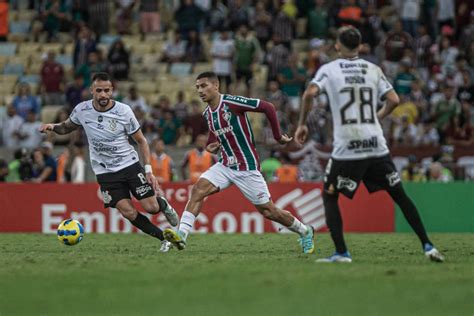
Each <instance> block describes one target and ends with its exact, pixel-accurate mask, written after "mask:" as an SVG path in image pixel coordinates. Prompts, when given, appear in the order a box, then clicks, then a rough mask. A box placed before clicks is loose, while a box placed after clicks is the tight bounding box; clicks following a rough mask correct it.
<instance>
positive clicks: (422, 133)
mask: <svg viewBox="0 0 474 316" xmlns="http://www.w3.org/2000/svg"><path fill="white" fill-rule="evenodd" d="M418 132H419V134H418V135H419V136H418V141H417V143H418V144H419V145H425V146H437V145H438V144H439V133H438V130H437V129H436V126H435V123H434V121H432V120H429V121H425V122H424V123H420V126H419V127H418Z"/></svg>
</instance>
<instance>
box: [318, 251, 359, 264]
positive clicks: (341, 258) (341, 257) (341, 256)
mask: <svg viewBox="0 0 474 316" xmlns="http://www.w3.org/2000/svg"><path fill="white" fill-rule="evenodd" d="M316 262H347V263H350V262H352V257H351V254H350V253H349V251H346V252H344V253H338V252H335V253H334V254H333V255H332V256H329V257H327V258H321V259H318V260H316Z"/></svg>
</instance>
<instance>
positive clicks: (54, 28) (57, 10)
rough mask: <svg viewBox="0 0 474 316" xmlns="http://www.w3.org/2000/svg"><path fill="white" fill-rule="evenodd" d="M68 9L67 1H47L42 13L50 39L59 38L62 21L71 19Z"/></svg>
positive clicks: (44, 26) (44, 27) (44, 25)
mask: <svg viewBox="0 0 474 316" xmlns="http://www.w3.org/2000/svg"><path fill="white" fill-rule="evenodd" d="M68 9H69V8H68V7H67V5H66V3H65V1H60V0H48V1H46V4H45V6H44V11H43V12H42V14H41V15H42V18H43V20H44V24H43V29H44V30H45V31H46V33H47V34H48V38H47V39H48V41H56V40H58V32H59V30H60V26H61V23H65V22H67V23H68V22H69V21H70V19H71V17H70V16H69V14H68Z"/></svg>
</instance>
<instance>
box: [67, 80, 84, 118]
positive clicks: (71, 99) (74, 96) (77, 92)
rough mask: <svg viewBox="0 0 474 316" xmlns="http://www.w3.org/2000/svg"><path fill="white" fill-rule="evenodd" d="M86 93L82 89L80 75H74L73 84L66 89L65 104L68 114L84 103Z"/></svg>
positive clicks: (82, 84) (82, 81)
mask: <svg viewBox="0 0 474 316" xmlns="http://www.w3.org/2000/svg"><path fill="white" fill-rule="evenodd" d="M88 93H89V91H88V90H87V89H86V88H84V78H83V77H82V76H81V75H80V74H75V75H74V82H73V83H72V84H71V85H69V87H68V88H67V89H66V103H67V104H68V106H69V112H71V111H72V110H73V109H74V107H75V106H76V105H78V104H79V103H81V102H82V101H84V100H85V98H84V96H85V95H87V94H88Z"/></svg>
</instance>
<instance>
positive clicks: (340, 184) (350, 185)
mask: <svg viewBox="0 0 474 316" xmlns="http://www.w3.org/2000/svg"><path fill="white" fill-rule="evenodd" d="M336 187H337V188H338V189H339V190H340V189H344V188H346V189H347V190H349V191H355V189H357V182H355V181H354V180H352V179H349V178H345V177H341V176H337V185H336Z"/></svg>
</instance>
